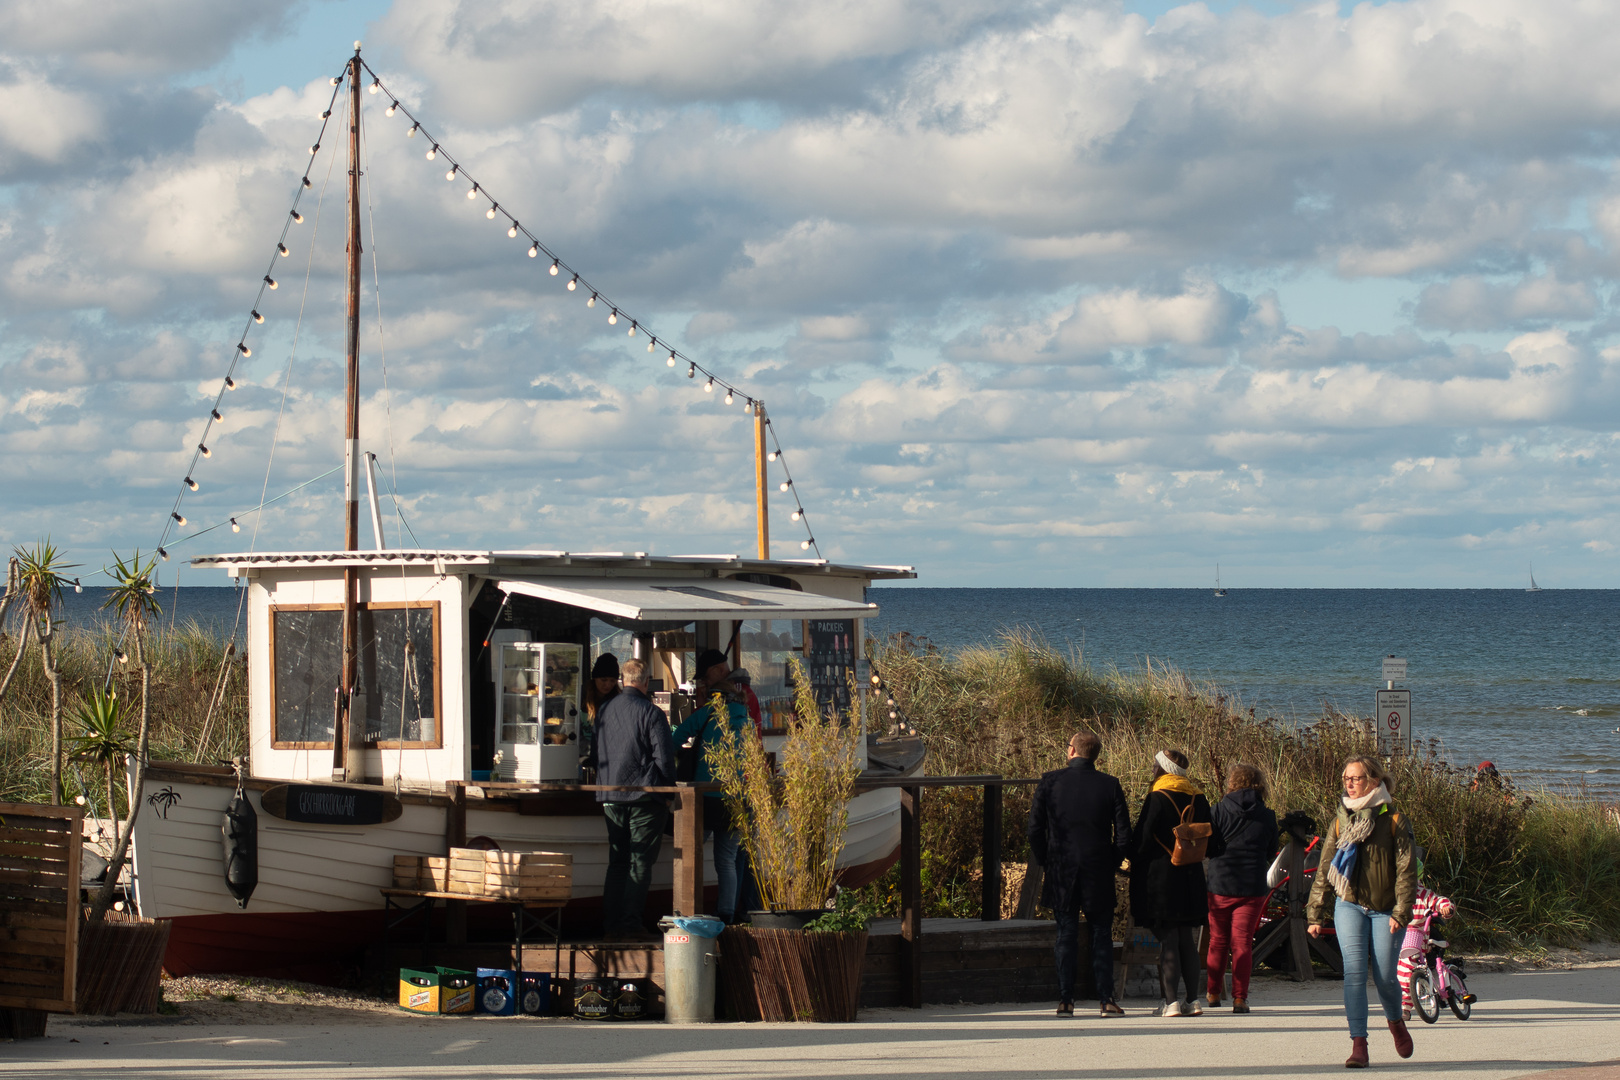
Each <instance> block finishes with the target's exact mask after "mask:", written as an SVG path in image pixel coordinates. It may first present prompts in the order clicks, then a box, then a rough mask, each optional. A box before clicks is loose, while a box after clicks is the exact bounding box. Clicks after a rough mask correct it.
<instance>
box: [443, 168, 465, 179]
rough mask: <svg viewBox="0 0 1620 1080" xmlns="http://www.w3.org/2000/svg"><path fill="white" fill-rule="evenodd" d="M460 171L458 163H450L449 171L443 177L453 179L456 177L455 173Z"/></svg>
mask: <svg viewBox="0 0 1620 1080" xmlns="http://www.w3.org/2000/svg"><path fill="white" fill-rule="evenodd" d="M460 171H461V166H460V165H452V166H450V171H449V172H447V173H445V174H444V178H445V179H446V180H454V179H455V178H456V174H457V173H459V172H460Z"/></svg>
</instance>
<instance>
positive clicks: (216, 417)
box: [208, 409, 225, 424]
mask: <svg viewBox="0 0 1620 1080" xmlns="http://www.w3.org/2000/svg"><path fill="white" fill-rule="evenodd" d="M208 415H209V416H212V417H213V418H214V423H216V424H223V423H224V422H225V418H224V417H223V416H221V415H220V414H219V410H218V409H212V410H210V411H209V413H208Z"/></svg>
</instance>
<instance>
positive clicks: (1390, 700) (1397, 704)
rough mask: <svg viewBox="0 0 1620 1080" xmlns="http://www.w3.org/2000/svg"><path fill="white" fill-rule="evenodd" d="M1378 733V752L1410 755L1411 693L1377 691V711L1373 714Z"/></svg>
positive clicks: (1404, 691) (1374, 725) (1406, 691)
mask: <svg viewBox="0 0 1620 1080" xmlns="http://www.w3.org/2000/svg"><path fill="white" fill-rule="evenodd" d="M1373 727H1374V728H1375V729H1377V731H1378V752H1379V753H1381V754H1394V753H1402V754H1405V753H1410V752H1411V750H1412V691H1410V690H1380V691H1378V711H1377V712H1375V713H1374V714H1373Z"/></svg>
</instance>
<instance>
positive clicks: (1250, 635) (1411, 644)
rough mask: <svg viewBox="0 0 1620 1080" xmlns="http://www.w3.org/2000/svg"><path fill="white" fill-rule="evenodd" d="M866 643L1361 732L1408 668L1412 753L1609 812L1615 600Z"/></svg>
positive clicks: (1246, 604) (1153, 608)
mask: <svg viewBox="0 0 1620 1080" xmlns="http://www.w3.org/2000/svg"><path fill="white" fill-rule="evenodd" d="M104 595H105V593H104V590H101V589H93V588H90V587H88V586H87V587H86V588H85V591H84V592H83V593H82V594H75V593H68V594H67V595H66V596H65V597H64V600H65V604H64V614H65V616H66V618H67V619H68V621H69V623H70V624H77V625H87V624H90V623H94V622H97V621H100V620H103V619H105V618H106V616H105V613H103V612H102V611H101V610H100V604H101V600H102V598H103V597H104ZM241 595H242V594H241V592H240V591H239V590H238V589H236V588H231V587H223V588H216V587H207V586H191V587H183V588H179V589H166V590H164V591H163V592H162V593H160V594H159V596H158V599H159V600H160V602H161V603H162V606H163V615H162V620H163V622H164V623H165V624H174V625H179V624H184V623H187V622H195V623H196V624H197V625H199V626H201V627H202V628H204V629H205V630H206V631H208V632H210V633H214V634H219V635H221V636H224V635H228V634H230V633H231V632H232V631H233V629H234V628H235V627H236V625H237V622H236V620H237V611H238V602H239V600H240V598H241ZM868 599H869V600H871V601H872V602H874V603H876V604H877V605H878V606H879V608H880V614H879V616H878V617H877V618H876V619H873V620H871V621H869V623H868V630H869V632H870V633H872V634H874V635H877V636H879V637H883V636H886V635H890V634H896V633H900V632H902V631H904V632H907V633H910V634H912V635H914V636H916V637H919V638H924V639H926V640H927V641H929V642H931V643H932V644H934V645H935V646H937V647H939V648H940V649H943V650H946V651H954V650H960V649H963V648H968V647H973V646H979V645H993V644H995V643H996V642H997V641H999V640H1001V639H1002V638H1003V637H1004V636H1005V635H1007V634H1009V633H1016V632H1023V633H1030V634H1034V635H1036V636H1038V637H1040V638H1041V639H1044V640H1045V641H1046V642H1047V643H1049V644H1050V645H1052V646H1054V647H1056V648H1058V649H1061V650H1063V651H1065V652H1067V653H1070V654H1072V655H1073V656H1074V657H1076V658H1077V659H1079V660H1081V661H1083V662H1084V663H1087V664H1089V665H1091V666H1092V667H1093V668H1095V669H1098V670H1100V671H1108V670H1111V669H1117V670H1119V671H1122V672H1132V671H1140V670H1142V669H1143V668H1144V667H1145V666H1147V665H1148V664H1150V663H1151V664H1153V665H1162V664H1168V665H1170V666H1172V667H1175V668H1176V669H1178V670H1180V671H1182V672H1184V673H1185V674H1187V675H1189V676H1191V677H1192V678H1194V679H1196V680H1199V681H1202V682H1208V683H1211V684H1214V685H1216V686H1218V687H1220V688H1222V689H1223V690H1224V691H1225V692H1227V693H1228V694H1230V695H1231V696H1232V697H1233V698H1235V699H1236V700H1237V701H1238V702H1239V703H1240V704H1241V706H1242V707H1243V708H1251V707H1252V708H1254V709H1255V711H1256V714H1257V715H1260V716H1275V717H1279V718H1281V719H1283V720H1285V721H1289V722H1295V723H1310V722H1312V721H1313V720H1316V719H1318V718H1320V717H1321V716H1322V713H1323V709H1324V707H1327V706H1332V707H1334V708H1336V709H1339V710H1341V711H1343V712H1345V713H1350V714H1353V715H1356V716H1371V715H1372V714H1373V711H1374V706H1375V694H1376V692H1377V691H1378V690H1379V689H1381V688H1383V686H1384V685H1385V684H1384V683H1383V681H1382V680H1381V672H1382V662H1383V658H1384V657H1386V656H1389V655H1394V656H1397V657H1400V658H1402V659H1405V660H1406V662H1407V678H1406V680H1405V681H1404V682H1401V683H1398V684H1397V687H1398V688H1404V689H1408V690H1410V691H1411V693H1412V729H1413V736H1414V738H1415V739H1416V740H1418V741H1420V742H1427V740H1429V739H1438V740H1440V742H1441V744H1442V745H1443V747H1444V751H1445V754H1446V756H1447V757H1448V759H1449V760H1451V761H1452V762H1454V763H1456V764H1460V765H1477V764H1478V763H1479V762H1481V761H1486V760H1488V761H1491V762H1493V763H1494V764H1495V765H1496V766H1497V768H1498V769H1500V770H1502V771H1503V772H1507V773H1509V774H1511V775H1513V776H1514V778H1515V779H1516V780H1518V781H1519V782H1520V783H1521V784H1527V785H1530V786H1537V785H1546V786H1551V787H1566V786H1574V787H1580V786H1584V787H1586V788H1588V789H1590V790H1591V791H1593V792H1594V793H1599V794H1602V795H1604V796H1605V797H1610V798H1613V797H1616V796H1620V646H1617V642H1620V590H1610V589H1543V590H1541V591H1538V592H1526V591H1523V590H1514V589H1229V590H1228V591H1227V594H1226V595H1225V596H1219V597H1217V596H1215V595H1214V594H1213V590H1210V589H966V588H964V589H940V588H922V587H889V588H873V589H870V590H869V592H868Z"/></svg>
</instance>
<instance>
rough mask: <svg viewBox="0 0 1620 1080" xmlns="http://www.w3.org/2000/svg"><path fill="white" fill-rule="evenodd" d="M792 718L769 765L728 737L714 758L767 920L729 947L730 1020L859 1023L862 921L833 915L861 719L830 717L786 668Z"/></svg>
mask: <svg viewBox="0 0 1620 1080" xmlns="http://www.w3.org/2000/svg"><path fill="white" fill-rule="evenodd" d="M790 665H791V676H792V681H793V685H794V687H795V691H794V709H793V713H792V715H791V716H790V718H789V721H788V732H787V736H786V738H785V739H784V741H783V743H782V746H781V748H780V749H779V750H778V752H777V754H776V761H775V763H774V765H773V762H772V760H771V758H770V756H768V755H767V754H766V752H765V747H764V744H763V743H762V742H761V741H760V740H759V739H757V738H752V737H750V736H748V735H744V736H742V737H741V738H739V737H737V736H736V735H735V734H733V733H732V732H730V731H727V732H725V733H724V734H723V736H722V738H721V740H720V741H719V743H718V744H717V745H715V746H713V747H711V749H710V750H709V752H708V763H709V769H710V773H711V775H713V776H714V778H715V780H716V781H717V782H719V783H720V785H721V787H722V794H723V797H724V798H725V800H726V804H727V808H728V809H729V810H730V811H731V814H732V818H733V820H734V821H737V822H739V823H740V825H741V832H742V843H743V846H744V847H745V848H746V850H747V852H748V857H749V861H750V863H751V865H752V867H753V871H754V878H755V882H756V883H757V885H758V886H759V895H760V902H761V904H762V906H763V908H764V910H763V911H759V912H750V913H749V917H750V920H751V925H750V926H748V927H746V928H744V927H734V928H732V929H730V930H728V931H726V934H725V935H724V936H723V937H722V951H721V955H722V957H723V958H724V959H723V963H724V965H725V967H724V970H725V972H726V984H727V993H728V995H729V996H730V998H731V1002H732V1006H733V1011H734V1012H737V1013H738V1014H739V1015H741V1016H744V1017H746V1018H750V1019H763V1020H853V1019H854V1018H855V1007H856V1004H857V1002H858V999H859V991H860V969H861V964H862V963H863V961H864V959H865V955H866V929H865V921H864V919H862V918H860V917H859V916H858V915H856V914H854V913H852V912H847V911H845V912H835V913H828V912H827V911H826V904H827V899H828V898H829V897H830V896H832V895H833V892H834V890H835V887H836V881H837V865H838V856H839V854H840V853H841V852H842V851H843V848H844V831H845V828H846V826H847V824H848V821H849V800H850V799H851V798H852V797H853V796H854V794H855V781H856V779H857V778H858V777H859V776H860V772H861V765H860V748H861V742H862V738H863V733H862V731H861V725H860V720H859V717H858V716H856V715H855V714H854V713H853V712H851V713H849V714H847V715H844V716H839V715H838V714H837V713H836V712H834V711H832V710H827V711H823V710H822V708H821V705H820V703H818V702H817V701H816V698H815V694H814V693H813V692H812V691H811V689H810V680H809V679H808V678H807V677H806V676H805V671H804V667H803V665H801V664H800V663H799V661H798V660H796V659H794V660H790Z"/></svg>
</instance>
